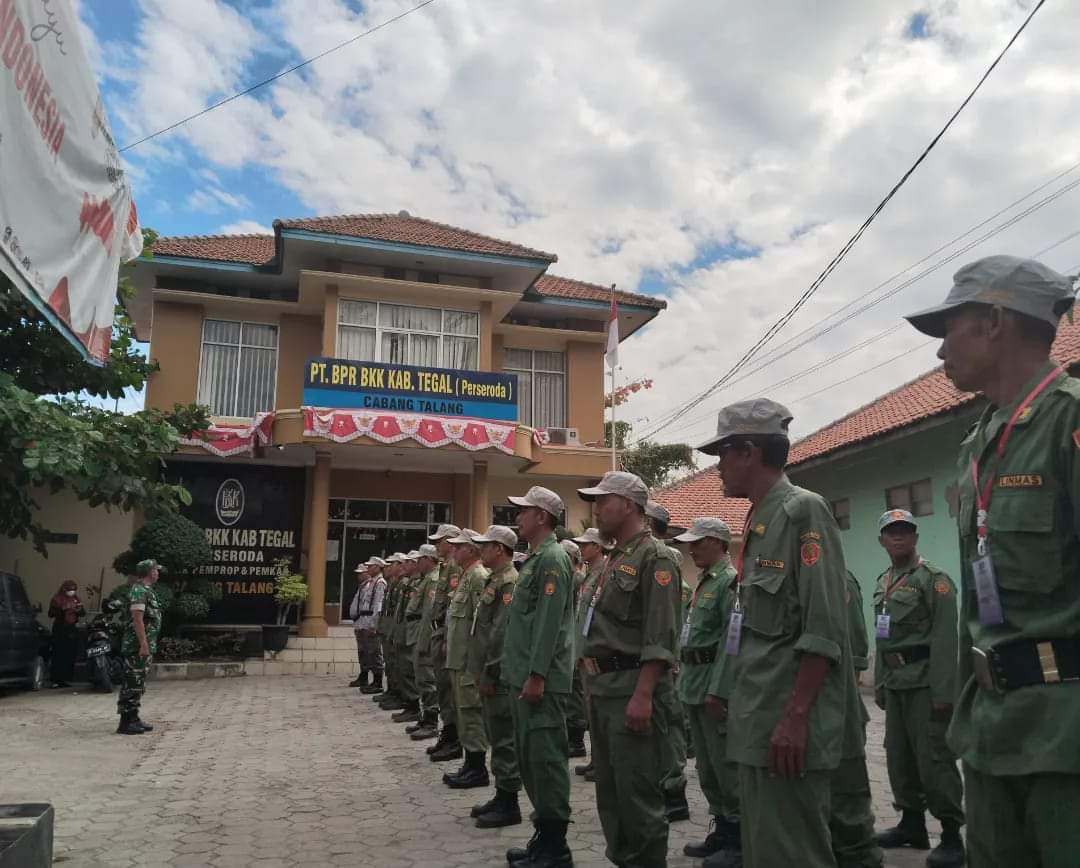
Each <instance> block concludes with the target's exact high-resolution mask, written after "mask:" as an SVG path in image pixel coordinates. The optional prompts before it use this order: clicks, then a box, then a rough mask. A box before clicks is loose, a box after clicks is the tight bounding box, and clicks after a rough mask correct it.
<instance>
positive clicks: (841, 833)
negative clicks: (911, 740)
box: [829, 756, 885, 868]
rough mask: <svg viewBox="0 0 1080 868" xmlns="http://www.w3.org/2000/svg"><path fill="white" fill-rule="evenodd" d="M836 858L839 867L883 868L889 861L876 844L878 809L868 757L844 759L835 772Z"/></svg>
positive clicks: (831, 822)
mask: <svg viewBox="0 0 1080 868" xmlns="http://www.w3.org/2000/svg"><path fill="white" fill-rule="evenodd" d="M831 789H832V816H831V817H830V818H829V831H830V832H831V833H832V849H833V855H834V856H835V857H836V864H837V866H838V868H881V865H882V860H883V859H884V858H885V856H884V854H883V853H882V852H881V848H880V847H878V845H877V844H876V843H875V842H874V807H873V800H872V796H871V794H870V778H869V776H868V775H867V773H866V757H862V756H858V757H850V758H848V759H842V760H840V765H839V766H838V767H837V769H836V771H834V772H833V773H832V779H831Z"/></svg>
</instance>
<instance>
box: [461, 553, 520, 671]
mask: <svg viewBox="0 0 1080 868" xmlns="http://www.w3.org/2000/svg"><path fill="white" fill-rule="evenodd" d="M517 579H518V572H517V570H516V569H515V568H514V564H513V563H512V562H511V563H507V564H505V565H503V566H501V567H499V568H498V569H497V570H493V571H492V572H491V574H490V575H489V576H488V579H487V584H485V585H484V590H483V591H482V592H481V594H480V602H479V603H477V606H476V611H475V612H474V613H473V625H472V635H471V636H470V637H469V649H468V652H467V654H466V668H467V669H468V670H469V672H471V673H472V674H473V676H475V678H476V683H477V684H489V685H492V686H497V685H498V684H499V678H500V674H501V670H502V659H503V642H504V640H505V638H506V622H507V620H508V617H509V614H510V603H511V602H512V601H513V599H514V585H516V584H517Z"/></svg>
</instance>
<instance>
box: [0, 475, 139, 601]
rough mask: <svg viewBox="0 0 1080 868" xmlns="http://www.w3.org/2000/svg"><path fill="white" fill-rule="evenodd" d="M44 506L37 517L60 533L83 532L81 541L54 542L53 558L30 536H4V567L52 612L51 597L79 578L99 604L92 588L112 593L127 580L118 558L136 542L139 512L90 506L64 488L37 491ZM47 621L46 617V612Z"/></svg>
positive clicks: (0, 564) (0, 556)
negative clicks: (116, 563)
mask: <svg viewBox="0 0 1080 868" xmlns="http://www.w3.org/2000/svg"><path fill="white" fill-rule="evenodd" d="M34 499H35V500H36V501H37V502H38V503H39V504H40V505H41V510H40V512H39V513H38V514H37V516H36V517H37V519H38V520H39V521H40V522H41V523H42V524H44V525H45V526H46V527H48V528H49V529H50V530H51V531H53V532H54V533H73V534H78V542H77V543H75V544H63V543H51V544H50V545H49V546H48V555H49V556H48V557H47V558H45V557H42V556H41V555H40V554H38V552H37V551H35V550H34V546H33V545H32V544H31V543H30V542H29V541H27V540H18V539H9V538H7V537H0V570H4V571H6V572H11V573H14V574H15V575H17V576H21V577H22V579H23V580H24V581H25V582H26V591H27V593H28V594H29V595H30V602H31V603H40V604H41V606H42V609H43V610H45V611H48V608H49V600H50V598H51V597H52V595H53V594H55V593H56V590H57V588H59V587H60V583H61V582H62V581H64V580H65V579H73V580H74V581H76V582H78V584H79V594H80V596H81V598H82V600H83V603H84V604H86V606H87V608H90V607H91V606H94V607H96V606H97V604H98V603H99V598H98V597H96V596H94V597H91V596H89V595H88V594H87V589H88V588H91V587H93V588H95V589H97V588H100V587H102V584H103V583H104V593H105V595H106V596H108V594H109V592H110V591H111V590H112V589H113V588H115V587H116V586H117V585H119V584H121V583H122V582H123V581H124V577H122V576H120V575H118V574H117V573H116V572H114V571H113V568H112V562H113V558H115V557H116V556H117V555H118V554H120V553H121V552H122V551H125V550H126V549H127V548H128V546H129V545H130V543H131V537H132V534H133V533H134V530H135V514H134V513H131V512H126V513H125V512H121V511H120V510H118V509H113V510H111V511H110V510H106V509H105V508H104V507H90V506H89V505H87V504H86V503H84V502H83V501H80V500H79V499H78V498H77V497H75V496H74V495H73V494H71V493H69V492H66V491H62V492H60V493H58V494H49V493H48V492H47V491H39V492H35V495H34ZM42 621H44V615H43V616H42Z"/></svg>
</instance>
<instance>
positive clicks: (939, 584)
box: [934, 579, 952, 597]
mask: <svg viewBox="0 0 1080 868" xmlns="http://www.w3.org/2000/svg"><path fill="white" fill-rule="evenodd" d="M934 590H935V591H936V592H937V593H939V594H941V595H942V596H943V597H947V596H948V595H949V594H951V593H952V588H950V587H949V583H948V582H946V581H944V580H943V579H938V580H937V581H936V582H934Z"/></svg>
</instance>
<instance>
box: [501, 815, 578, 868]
mask: <svg viewBox="0 0 1080 868" xmlns="http://www.w3.org/2000/svg"><path fill="white" fill-rule="evenodd" d="M568 825H570V824H569V823H566V822H562V821H559V820H537V821H536V827H537V829H539V830H540V839H539V840H538V841H537V842H536V846H535V847H534V848H533V851H532V853H531V854H530V855H529V856H527V857H526V858H524V859H522V860H521V861H520V862H515V863H514V864H515V865H516V866H517V868H573V866H574V857H573V855H572V854H571V853H570V848H569V847H568V846H567V845H566V827H567V826H568Z"/></svg>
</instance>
